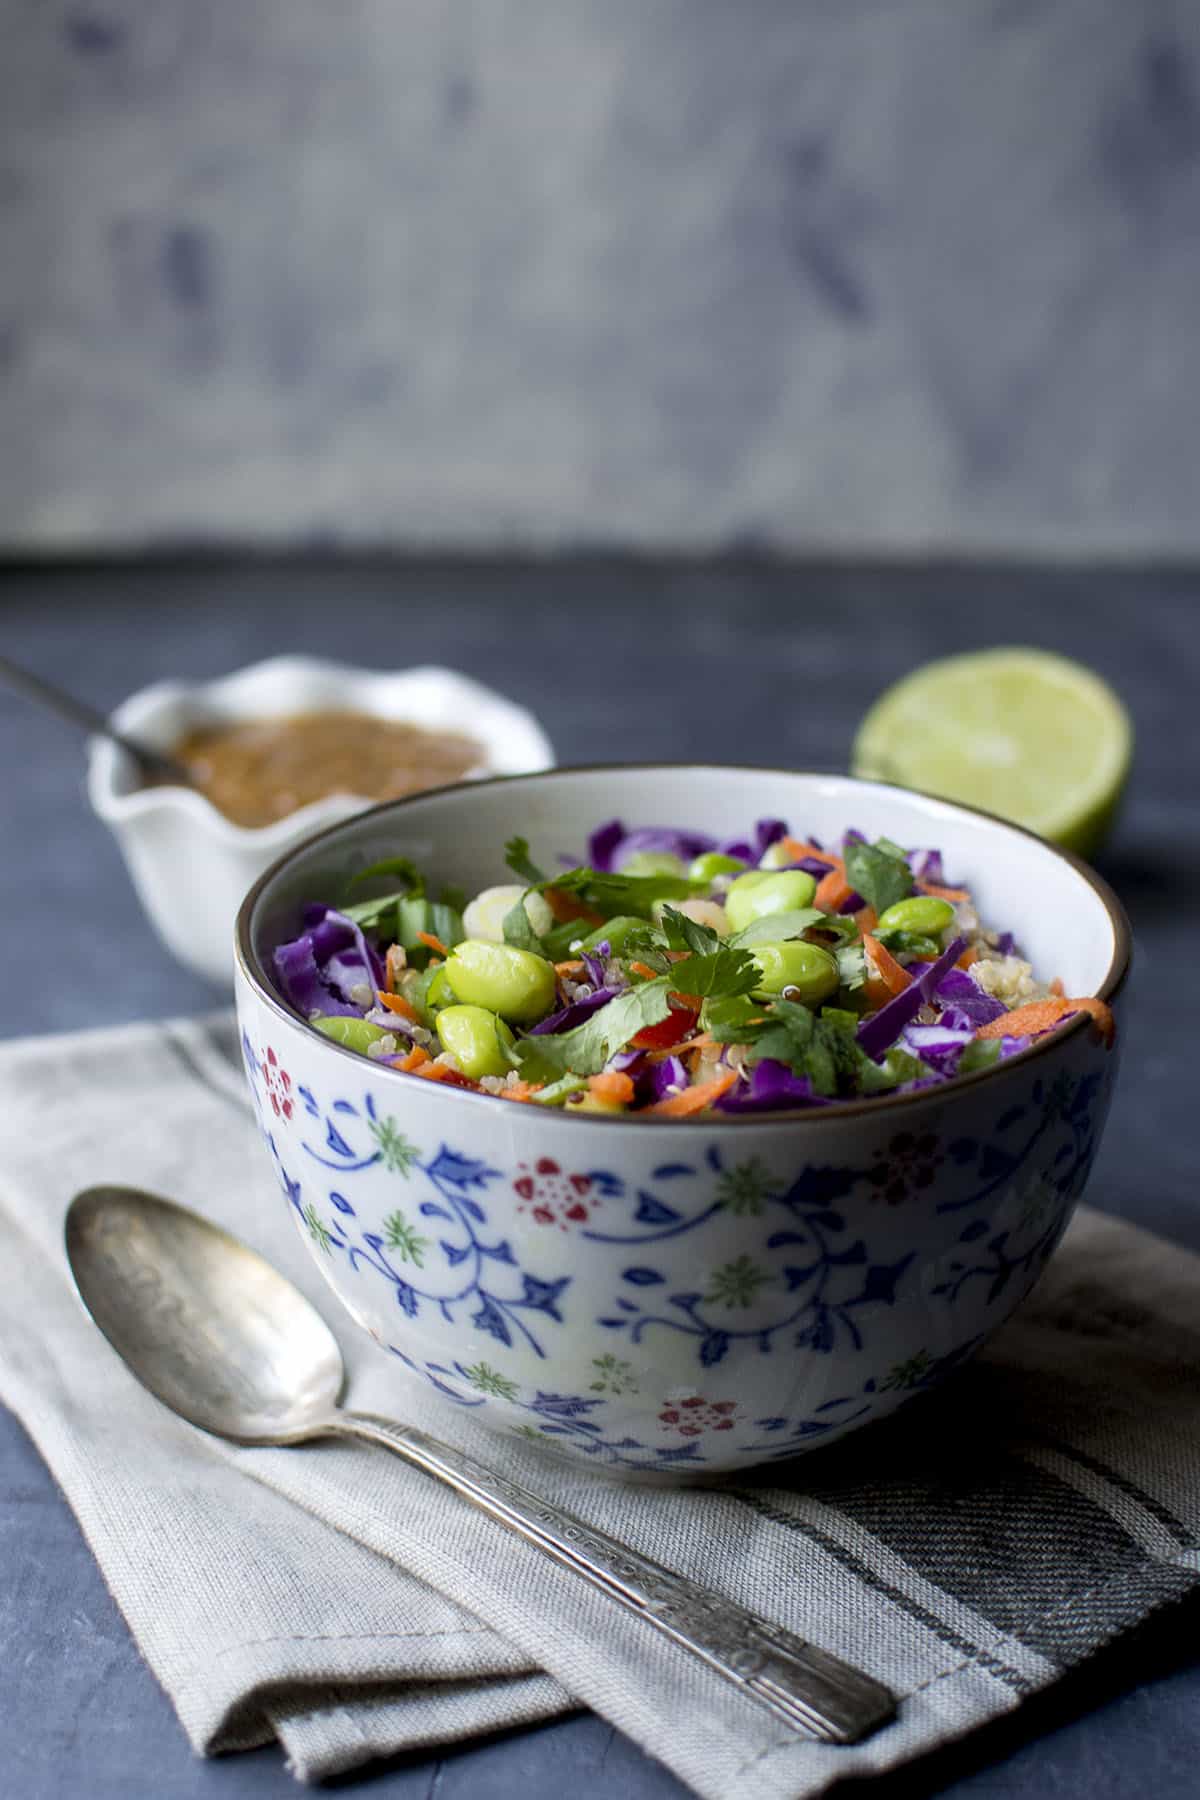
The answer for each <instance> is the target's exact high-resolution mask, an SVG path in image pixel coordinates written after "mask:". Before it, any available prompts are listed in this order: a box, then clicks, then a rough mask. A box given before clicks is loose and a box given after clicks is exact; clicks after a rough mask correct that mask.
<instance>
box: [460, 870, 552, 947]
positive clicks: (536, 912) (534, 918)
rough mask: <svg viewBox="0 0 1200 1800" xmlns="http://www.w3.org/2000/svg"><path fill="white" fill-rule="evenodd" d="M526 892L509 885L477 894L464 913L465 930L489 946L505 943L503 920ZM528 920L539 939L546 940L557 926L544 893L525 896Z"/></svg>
mask: <svg viewBox="0 0 1200 1800" xmlns="http://www.w3.org/2000/svg"><path fill="white" fill-rule="evenodd" d="M524 893H525V889H524V888H521V887H517V886H516V885H515V884H514V883H512V882H508V883H505V884H504V885H503V886H501V887H490V888H484V890H483V892H482V893H480V894H476V896H475V898H474V899H473V900H472V901H470V902H469V903H468V905H467V909H466V911H465V912H464V913H463V930H464V931H465V932H466V934H467V936H468V937H469V938H481V939H482V940H483V941H484V942H485V943H488V944H502V943H503V942H504V921H505V918H506V917H507V916H508V914H509V913H510V912H511V911H512V909H513V907H514V906H515V905H516V904H517V902H518V901H519V900H520V898H521V895H522V894H524ZM525 917H526V918H527V919H528V920H529V923H530V925H531V926H532V927H533V929H534V931H536V933H537V935H538V936H539V937H545V935H546V933H547V932H548V931H549V929H550V927H551V926H552V925H553V923H554V914H553V913H552V912H551V910H550V906H549V903H548V902H547V901H546V900H544V899H543V898H542V896H541V894H526V895H525Z"/></svg>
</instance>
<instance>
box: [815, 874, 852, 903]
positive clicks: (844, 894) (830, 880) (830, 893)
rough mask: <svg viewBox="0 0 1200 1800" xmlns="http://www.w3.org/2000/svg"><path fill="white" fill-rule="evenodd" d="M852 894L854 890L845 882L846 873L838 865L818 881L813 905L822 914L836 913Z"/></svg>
mask: <svg viewBox="0 0 1200 1800" xmlns="http://www.w3.org/2000/svg"><path fill="white" fill-rule="evenodd" d="M853 892H854V889H853V888H852V887H851V886H850V883H849V882H848V881H847V880H846V871H845V870H844V869H843V868H842V867H841V866H840V864H839V866H838V867H837V868H836V869H830V871H829V873H828V875H822V877H821V879H820V881H818V883H817V891H816V893H815V894H814V895H813V905H814V906H819V907H820V909H821V911H822V912H836V911H837V909H838V907H839V906H843V905H845V903H846V901H847V900H848V899H849V898H850V896H851V894H852V893H853Z"/></svg>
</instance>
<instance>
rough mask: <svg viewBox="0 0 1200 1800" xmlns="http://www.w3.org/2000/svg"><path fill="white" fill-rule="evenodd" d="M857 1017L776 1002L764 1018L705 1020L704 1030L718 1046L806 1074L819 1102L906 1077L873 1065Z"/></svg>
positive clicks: (890, 1084)
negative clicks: (741, 1048) (740, 1047)
mask: <svg viewBox="0 0 1200 1800" xmlns="http://www.w3.org/2000/svg"><path fill="white" fill-rule="evenodd" d="M857 1024H858V1019H857V1016H856V1015H855V1014H854V1013H852V1012H848V1011H846V1010H845V1009H843V1008H838V1007H826V1008H825V1010H824V1011H823V1012H822V1013H821V1014H820V1016H819V1017H818V1015H817V1014H816V1013H812V1012H810V1011H809V1009H808V1007H806V1006H801V1005H799V1004H798V1003H797V1002H795V1001H791V1000H775V1001H773V1002H772V1004H771V1007H770V1010H769V1011H768V1012H767V1014H766V1015H765V1017H764V1016H762V1015H761V1013H760V1015H759V1017H757V1018H756V1019H755V1018H750V1019H746V1018H743V1019H741V1020H738V1019H737V1018H735V1017H726V1016H724V1015H722V1016H720V1017H718V1018H715V1019H713V1020H710V1022H709V1026H708V1029H709V1030H710V1031H711V1032H712V1035H713V1036H714V1037H715V1038H716V1039H717V1040H718V1041H719V1042H720V1043H726V1044H727V1043H739V1044H749V1045H750V1046H751V1047H752V1049H753V1053H754V1060H755V1061H756V1062H757V1061H762V1060H764V1059H766V1058H770V1059H771V1060H772V1061H774V1062H781V1063H784V1064H786V1066H787V1067H788V1068H789V1069H790V1070H791V1071H792V1073H793V1074H794V1075H807V1076H808V1078H809V1080H810V1081H811V1082H812V1086H813V1092H814V1093H815V1094H819V1095H821V1096H822V1097H823V1098H824V1099H832V1098H833V1097H834V1096H836V1095H847V1094H858V1093H864V1092H867V1093H869V1092H871V1091H873V1090H874V1089H876V1088H881V1087H894V1086H896V1085H897V1083H898V1082H899V1081H901V1080H904V1079H907V1077H906V1075H904V1074H903V1073H896V1074H894V1075H889V1072H888V1071H886V1070H883V1069H881V1068H880V1065H879V1064H878V1063H873V1062H872V1061H871V1059H870V1057H869V1056H867V1055H865V1053H864V1052H863V1051H862V1050H861V1049H860V1048H859V1046H858V1043H857V1041H856V1039H855V1036H854V1031H855V1027H856V1026H857Z"/></svg>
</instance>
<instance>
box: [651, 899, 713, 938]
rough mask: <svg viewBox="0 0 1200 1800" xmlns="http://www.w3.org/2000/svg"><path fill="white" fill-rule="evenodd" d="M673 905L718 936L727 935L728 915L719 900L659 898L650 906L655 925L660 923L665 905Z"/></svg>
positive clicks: (685, 916)
mask: <svg viewBox="0 0 1200 1800" xmlns="http://www.w3.org/2000/svg"><path fill="white" fill-rule="evenodd" d="M668 906H671V907H674V909H675V911H676V912H679V913H682V914H683V916H684V918H685V919H691V920H693V921H694V922H695V924H697V925H707V926H708V929H709V930H710V931H715V932H716V934H717V936H718V937H728V936H729V915H728V913H727V912H726V911H725V908H724V907H723V906H722V905H721V902H720V901H719V900H659V901H658V902H657V903H656V904H655V905H654V906H652V907H651V908H650V915H651V917H652V918H653V920H654V922H655V924H656V925H658V924H661V923H662V918H663V914H664V912H665V911H666V909H667V907H668Z"/></svg>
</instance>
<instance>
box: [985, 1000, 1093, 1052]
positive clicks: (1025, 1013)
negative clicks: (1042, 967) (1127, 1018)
mask: <svg viewBox="0 0 1200 1800" xmlns="http://www.w3.org/2000/svg"><path fill="white" fill-rule="evenodd" d="M1073 1012H1086V1013H1091V1015H1092V1017H1093V1019H1095V1021H1096V1028H1097V1030H1098V1031H1099V1032H1100V1035H1101V1037H1103V1039H1104V1041H1105V1042H1106V1043H1107V1044H1109V1045H1111V1044H1112V1041H1113V1038H1114V1037H1115V1035H1116V1024H1115V1022H1114V1020H1113V1016H1112V1012H1111V1010H1110V1009H1109V1008H1108V1007H1107V1006H1106V1005H1105V1004H1104V1002H1103V1000H1097V999H1095V998H1093V996H1092V995H1090V994H1087V995H1084V997H1083V998H1082V999H1079V1000H1072V999H1069V998H1067V997H1066V996H1064V995H1061V994H1056V995H1055V997H1054V998H1053V1000H1034V1001H1032V1002H1031V1003H1030V1004H1029V1005H1028V1006H1018V1007H1017V1008H1016V1009H1015V1010H1014V1011H1013V1012H1007V1013H1005V1014H1004V1015H1003V1017H1002V1018H999V1019H993V1020H991V1022H990V1023H989V1024H987V1025H981V1026H980V1027H979V1028H978V1030H977V1031H976V1033H975V1036H976V1037H977V1038H995V1037H1028V1036H1031V1035H1032V1034H1033V1033H1034V1032H1038V1031H1050V1030H1052V1029H1053V1028H1054V1026H1055V1025H1057V1024H1058V1022H1059V1020H1060V1019H1065V1018H1066V1016H1067V1014H1068V1013H1073Z"/></svg>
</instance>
